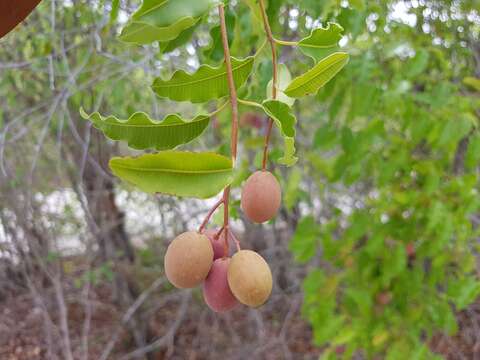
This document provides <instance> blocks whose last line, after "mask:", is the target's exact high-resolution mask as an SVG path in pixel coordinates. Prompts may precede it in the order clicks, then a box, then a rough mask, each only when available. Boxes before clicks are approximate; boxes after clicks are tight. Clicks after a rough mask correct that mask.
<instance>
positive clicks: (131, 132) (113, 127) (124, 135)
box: [80, 109, 210, 150]
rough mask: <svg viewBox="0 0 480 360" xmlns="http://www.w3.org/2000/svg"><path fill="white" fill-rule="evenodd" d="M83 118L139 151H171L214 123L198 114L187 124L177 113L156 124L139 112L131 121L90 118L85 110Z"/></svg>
mask: <svg viewBox="0 0 480 360" xmlns="http://www.w3.org/2000/svg"><path fill="white" fill-rule="evenodd" d="M80 115H81V116H82V117H83V118H84V119H86V120H90V121H92V123H93V125H94V126H95V127H96V128H97V129H99V130H101V131H102V132H103V133H104V134H105V136H107V137H108V138H110V139H112V140H117V141H118V140H123V141H126V142H127V144H128V146H130V147H131V148H133V149H137V150H144V149H150V148H153V149H156V150H169V149H173V148H175V147H176V146H178V145H181V144H186V143H189V142H190V141H192V140H193V139H195V138H197V137H198V136H200V135H201V134H202V132H203V131H204V130H205V128H206V127H207V125H208V123H209V122H210V117H209V116H207V115H198V116H197V117H195V118H194V119H193V120H191V121H185V120H183V119H182V118H181V117H180V116H179V115H177V114H170V115H167V116H166V117H165V118H164V119H163V120H162V121H156V120H152V119H150V117H149V116H148V115H147V114H145V113H144V112H136V113H134V114H133V115H132V116H130V118H129V119H128V120H119V119H117V118H116V117H115V116H107V117H104V116H102V115H100V114H99V113H98V112H95V113H92V114H90V115H88V114H87V113H85V111H84V110H83V109H80Z"/></svg>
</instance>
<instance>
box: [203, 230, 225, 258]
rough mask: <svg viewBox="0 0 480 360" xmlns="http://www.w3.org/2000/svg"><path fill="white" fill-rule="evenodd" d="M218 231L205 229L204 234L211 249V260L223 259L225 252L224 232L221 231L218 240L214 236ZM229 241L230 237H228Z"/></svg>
mask: <svg viewBox="0 0 480 360" xmlns="http://www.w3.org/2000/svg"><path fill="white" fill-rule="evenodd" d="M218 231H219V229H207V230H205V232H204V234H205V235H206V236H207V237H208V239H209V240H210V242H211V243H212V247H213V260H216V259H219V258H221V257H223V255H224V252H225V231H222V233H221V234H220V236H219V237H218V239H215V235H216V234H217V233H218ZM228 239H229V240H230V239H231V237H230V236H229V237H228Z"/></svg>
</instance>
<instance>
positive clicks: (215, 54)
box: [203, 8, 236, 61]
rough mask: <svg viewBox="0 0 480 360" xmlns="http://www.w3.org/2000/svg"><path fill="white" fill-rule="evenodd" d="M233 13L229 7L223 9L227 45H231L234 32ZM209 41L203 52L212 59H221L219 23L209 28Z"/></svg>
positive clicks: (221, 46) (234, 18)
mask: <svg viewBox="0 0 480 360" xmlns="http://www.w3.org/2000/svg"><path fill="white" fill-rule="evenodd" d="M235 22H236V17H235V14H234V13H233V12H232V11H230V9H229V8H227V9H225V24H226V25H227V34H228V45H229V46H231V45H232V42H233V38H234V34H235ZM210 37H211V39H212V40H211V43H210V46H209V47H208V48H207V49H205V50H204V52H203V54H204V55H205V56H206V57H208V58H209V59H211V60H213V61H221V60H223V45H222V35H221V32H220V25H215V26H214V27H212V28H211V29H210Z"/></svg>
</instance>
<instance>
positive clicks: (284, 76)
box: [267, 64, 295, 106]
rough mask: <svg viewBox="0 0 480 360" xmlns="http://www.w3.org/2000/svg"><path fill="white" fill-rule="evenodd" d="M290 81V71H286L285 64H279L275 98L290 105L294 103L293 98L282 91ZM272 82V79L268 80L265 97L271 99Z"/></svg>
mask: <svg viewBox="0 0 480 360" xmlns="http://www.w3.org/2000/svg"><path fill="white" fill-rule="evenodd" d="M291 82H292V75H290V71H288V68H287V65H285V64H279V65H278V83H277V98H276V100H280V101H282V102H284V103H285V104H287V105H288V106H292V105H293V104H294V103H295V99H293V98H291V97H288V96H287V95H285V93H284V92H283V91H284V90H285V88H286V87H287V86H288V85H289V84H290V83H291ZM272 84H273V79H272V80H270V82H269V83H268V85H267V99H273V96H272Z"/></svg>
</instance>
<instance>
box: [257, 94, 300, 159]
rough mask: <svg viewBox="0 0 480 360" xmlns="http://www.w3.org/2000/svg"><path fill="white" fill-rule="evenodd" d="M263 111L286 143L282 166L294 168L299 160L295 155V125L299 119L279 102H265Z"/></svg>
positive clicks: (286, 106) (285, 105)
mask: <svg viewBox="0 0 480 360" xmlns="http://www.w3.org/2000/svg"><path fill="white" fill-rule="evenodd" d="M262 106H263V109H264V110H265V112H266V113H267V115H268V116H270V117H271V118H272V119H273V121H274V122H275V124H276V125H277V126H278V128H279V129H280V131H281V133H282V136H283V139H284V141H285V147H284V154H283V157H282V158H280V159H279V162H280V163H281V164H284V165H286V166H292V165H293V164H295V163H296V162H297V160H298V158H296V157H295V156H294V155H295V124H296V122H297V119H296V118H295V116H294V115H293V113H292V109H291V108H290V107H289V106H288V105H287V104H285V103H283V102H281V101H278V100H265V101H264V102H263V104H262Z"/></svg>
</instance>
